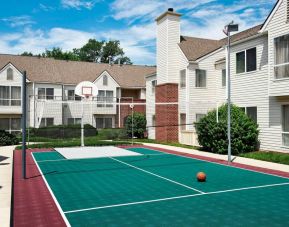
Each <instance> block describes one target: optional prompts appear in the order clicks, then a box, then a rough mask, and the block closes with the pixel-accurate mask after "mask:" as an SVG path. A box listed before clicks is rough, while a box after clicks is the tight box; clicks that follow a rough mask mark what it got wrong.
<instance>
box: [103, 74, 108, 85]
mask: <svg viewBox="0 0 289 227" xmlns="http://www.w3.org/2000/svg"><path fill="white" fill-rule="evenodd" d="M102 79H103V81H102V84H103V86H107V75H104V76H103V78H102Z"/></svg>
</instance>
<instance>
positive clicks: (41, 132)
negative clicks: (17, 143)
mask: <svg viewBox="0 0 289 227" xmlns="http://www.w3.org/2000/svg"><path fill="white" fill-rule="evenodd" d="M80 129H81V125H80V124H75V125H51V126H47V127H41V128H30V129H29V130H30V131H29V134H30V137H44V138H52V139H62V138H78V137H80V135H81V130H80ZM96 135H97V129H96V128H94V127H93V126H91V125H89V124H85V125H84V136H96Z"/></svg>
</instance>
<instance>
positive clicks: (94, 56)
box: [21, 39, 132, 64]
mask: <svg viewBox="0 0 289 227" xmlns="http://www.w3.org/2000/svg"><path fill="white" fill-rule="evenodd" d="M21 55H22V56H42V57H44V58H54V59H59V60H70V61H86V62H102V63H109V61H110V60H111V62H114V63H118V60H119V61H120V63H121V64H132V62H131V60H130V58H129V57H127V56H125V55H124V51H123V49H122V48H121V47H120V42H119V41H118V40H110V41H107V42H106V41H98V40H95V39H89V40H88V42H87V43H86V44H85V45H84V46H82V47H81V48H79V49H77V48H74V49H73V50H72V51H62V49H61V48H59V47H53V48H52V50H45V52H44V53H42V54H39V55H33V54H32V53H31V52H26V51H25V52H23V53H22V54H21Z"/></svg>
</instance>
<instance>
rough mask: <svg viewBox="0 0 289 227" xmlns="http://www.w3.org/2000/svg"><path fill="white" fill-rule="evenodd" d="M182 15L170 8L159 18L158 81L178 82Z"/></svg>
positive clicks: (160, 82) (161, 82)
mask: <svg viewBox="0 0 289 227" xmlns="http://www.w3.org/2000/svg"><path fill="white" fill-rule="evenodd" d="M180 16H181V14H179V13H176V12H174V10H173V8H169V9H168V10H167V11H166V12H165V13H163V14H162V15H160V16H159V17H158V18H157V19H156V22H157V81H158V84H163V83H178V75H179V72H178V62H179V49H178V43H180Z"/></svg>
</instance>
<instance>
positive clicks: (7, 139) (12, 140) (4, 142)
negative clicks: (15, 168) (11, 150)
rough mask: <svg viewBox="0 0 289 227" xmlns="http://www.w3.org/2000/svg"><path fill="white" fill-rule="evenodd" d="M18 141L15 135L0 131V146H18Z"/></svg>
mask: <svg viewBox="0 0 289 227" xmlns="http://www.w3.org/2000/svg"><path fill="white" fill-rule="evenodd" d="M18 143H19V141H18V139H17V138H16V136H15V135H12V134H10V133H8V132H6V131H4V130H0V146H8V145H15V144H18Z"/></svg>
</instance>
